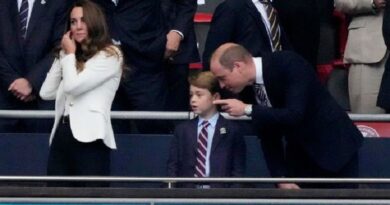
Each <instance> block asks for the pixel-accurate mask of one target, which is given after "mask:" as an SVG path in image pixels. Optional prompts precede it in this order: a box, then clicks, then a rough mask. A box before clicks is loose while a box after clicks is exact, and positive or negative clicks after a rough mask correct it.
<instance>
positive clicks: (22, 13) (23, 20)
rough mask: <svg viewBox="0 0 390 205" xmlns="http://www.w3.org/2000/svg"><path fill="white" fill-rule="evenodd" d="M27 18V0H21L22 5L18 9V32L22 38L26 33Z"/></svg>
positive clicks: (24, 37)
mask: <svg viewBox="0 0 390 205" xmlns="http://www.w3.org/2000/svg"><path fill="white" fill-rule="evenodd" d="M27 18H28V1H27V0H22V5H21V6H20V10H19V20H20V34H21V36H22V39H23V40H25V39H26V35H27Z"/></svg>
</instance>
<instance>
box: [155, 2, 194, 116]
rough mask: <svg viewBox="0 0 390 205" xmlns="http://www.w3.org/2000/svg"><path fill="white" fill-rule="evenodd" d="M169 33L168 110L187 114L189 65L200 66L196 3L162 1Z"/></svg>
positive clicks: (166, 51)
mask: <svg viewBox="0 0 390 205" xmlns="http://www.w3.org/2000/svg"><path fill="white" fill-rule="evenodd" d="M161 4H162V9H163V12H164V15H165V19H166V22H167V24H168V25H169V29H168V30H169V32H168V34H167V43H166V49H165V59H166V61H165V68H164V69H165V70H166V77H167V83H168V100H167V107H166V109H167V110H170V111H188V101H189V99H188V96H189V93H188V90H189V86H188V73H189V64H190V63H193V62H199V61H200V59H199V53H198V48H197V45H196V43H197V42H196V36H195V30H194V20H193V19H194V16H195V12H196V8H197V1H196V0H162V1H161Z"/></svg>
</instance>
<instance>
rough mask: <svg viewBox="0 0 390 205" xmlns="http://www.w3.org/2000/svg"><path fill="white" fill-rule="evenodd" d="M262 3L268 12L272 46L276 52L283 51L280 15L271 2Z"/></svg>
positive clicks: (264, 1) (264, 0)
mask: <svg viewBox="0 0 390 205" xmlns="http://www.w3.org/2000/svg"><path fill="white" fill-rule="evenodd" d="M260 2H261V3H262V4H263V5H264V8H265V10H266V12H267V16H268V21H269V23H270V32H271V36H270V37H271V41H272V46H273V48H274V49H275V51H281V50H282V45H281V44H280V30H279V18H278V13H277V11H276V10H275V9H274V7H273V6H272V5H271V2H270V1H269V0H260Z"/></svg>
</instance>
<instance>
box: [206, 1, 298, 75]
mask: <svg viewBox="0 0 390 205" xmlns="http://www.w3.org/2000/svg"><path fill="white" fill-rule="evenodd" d="M275 9H277V8H275ZM281 32H282V33H281V37H280V38H281V39H280V40H281V44H282V49H283V50H286V49H291V46H290V45H289V43H288V41H287V37H286V35H285V33H284V32H283V29H282V30H281ZM227 42H233V43H237V44H240V45H242V46H244V47H245V48H246V49H247V50H248V51H249V52H250V53H251V54H252V55H253V56H256V57H260V56H263V55H264V54H265V53H270V52H272V47H271V43H270V41H269V37H268V33H267V29H266V27H265V25H264V23H263V20H262V17H261V14H260V12H259V11H258V10H257V8H256V6H255V5H254V4H253V2H252V0H226V1H224V2H223V3H221V4H220V5H218V7H217V8H216V9H215V12H214V15H213V19H212V22H211V25H210V30H209V32H208V35H207V40H206V44H205V49H204V52H203V59H202V61H203V67H204V69H205V70H208V69H209V62H210V57H211V55H212V53H213V52H214V50H215V49H216V48H218V47H219V46H220V45H222V44H224V43H227Z"/></svg>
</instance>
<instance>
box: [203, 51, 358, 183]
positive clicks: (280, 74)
mask: <svg viewBox="0 0 390 205" xmlns="http://www.w3.org/2000/svg"><path fill="white" fill-rule="evenodd" d="M210 68H211V71H212V72H213V73H214V75H215V76H216V77H217V78H218V79H219V83H220V86H221V87H222V88H225V89H228V90H230V91H232V92H234V93H240V92H241V91H242V90H243V88H244V87H245V86H250V85H252V86H254V91H255V93H256V95H255V94H254V93H252V95H251V96H249V97H251V98H255V100H253V99H252V101H251V102H246V103H244V102H242V101H240V100H237V99H226V100H217V101H214V103H215V104H221V105H222V109H223V110H225V111H226V112H228V113H229V114H230V115H232V116H242V115H248V116H251V117H252V122H253V125H254V127H255V129H257V131H258V134H259V136H260V137H261V142H262V147H263V151H264V156H265V159H266V162H267V164H268V167H269V169H270V173H271V175H272V176H274V177H357V176H358V156H357V154H358V149H359V147H360V145H361V143H362V140H363V138H362V135H361V133H360V132H359V130H358V129H357V128H356V126H355V125H354V124H353V122H352V121H351V120H350V119H349V117H348V115H347V114H346V113H345V112H344V111H343V109H342V108H341V107H340V106H339V105H338V104H337V103H336V101H335V100H334V99H333V98H332V97H331V96H330V94H329V93H328V92H327V91H326V90H325V88H324V87H323V86H322V85H321V84H320V82H319V81H318V80H317V78H316V76H315V72H314V70H313V69H312V68H311V67H310V65H309V64H308V63H307V62H306V61H305V60H304V59H303V58H301V57H300V56H298V55H296V54H295V53H293V52H288V51H284V52H276V53H272V54H268V55H264V56H263V57H262V58H253V57H252V55H251V54H250V53H249V52H248V51H247V50H246V49H245V48H243V47H242V46H239V45H237V44H233V43H228V44H224V45H222V46H221V47H219V48H218V49H217V50H216V51H215V53H214V54H213V56H212V59H211V64H210ZM247 103H248V104H247ZM283 142H285V145H286V146H285V147H284V145H283ZM278 186H279V187H280V188H287V189H296V188H300V187H354V185H350V186H348V185H346V184H336V185H335V184H329V185H325V184H299V185H298V184H293V183H292V184H290V183H279V184H278Z"/></svg>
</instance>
